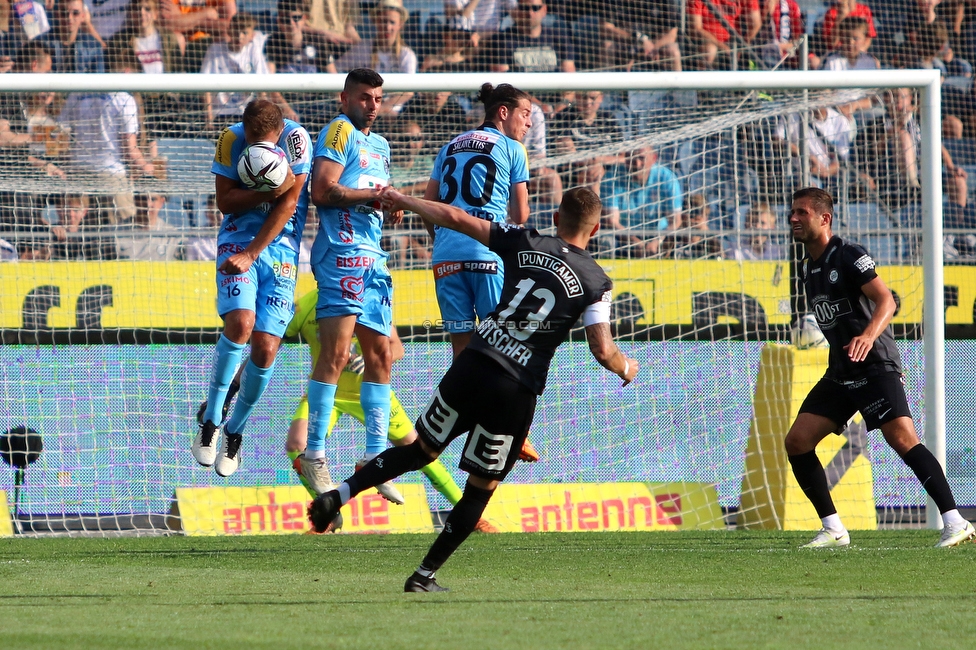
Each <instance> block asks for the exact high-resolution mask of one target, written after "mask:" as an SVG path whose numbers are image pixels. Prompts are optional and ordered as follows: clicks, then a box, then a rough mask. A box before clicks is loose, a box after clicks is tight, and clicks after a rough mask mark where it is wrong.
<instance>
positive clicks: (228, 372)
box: [203, 334, 244, 424]
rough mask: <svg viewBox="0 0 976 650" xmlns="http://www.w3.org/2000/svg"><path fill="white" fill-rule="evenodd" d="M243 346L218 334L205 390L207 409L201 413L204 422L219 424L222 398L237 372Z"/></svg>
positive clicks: (222, 406) (222, 403)
mask: <svg viewBox="0 0 976 650" xmlns="http://www.w3.org/2000/svg"><path fill="white" fill-rule="evenodd" d="M243 354H244V346H243V345H241V344H238V343H234V342H233V341H231V340H230V339H229V338H227V337H226V336H224V335H223V334H221V335H220V339H218V340H217V350H216V351H215V352H214V362H213V370H212V371H211V373H210V388H209V389H208V390H207V410H206V412H205V413H204V414H203V421H204V422H213V423H214V424H220V414H221V412H222V410H223V408H224V399H225V398H226V397H227V389H228V388H230V382H231V381H233V379H234V375H236V374H237V366H239V365H240V364H241V356H242V355H243Z"/></svg>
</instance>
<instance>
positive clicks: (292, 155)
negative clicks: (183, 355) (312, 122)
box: [286, 129, 308, 162]
mask: <svg viewBox="0 0 976 650" xmlns="http://www.w3.org/2000/svg"><path fill="white" fill-rule="evenodd" d="M286 145H287V147H288V158H289V159H290V160H291V161H292V162H298V161H300V160H304V159H305V156H306V155H307V154H308V140H307V139H306V136H305V134H304V133H302V131H301V130H300V129H295V130H294V131H292V132H291V133H289V134H288V142H287V143H286Z"/></svg>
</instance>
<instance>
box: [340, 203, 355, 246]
mask: <svg viewBox="0 0 976 650" xmlns="http://www.w3.org/2000/svg"><path fill="white" fill-rule="evenodd" d="M352 240H353V230H352V218H351V216H350V214H349V210H339V241H341V242H342V243H343V244H351V243H352Z"/></svg>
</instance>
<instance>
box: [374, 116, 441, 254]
mask: <svg viewBox="0 0 976 650" xmlns="http://www.w3.org/2000/svg"><path fill="white" fill-rule="evenodd" d="M400 124H401V125H402V131H401V132H399V133H395V134H391V135H390V154H391V160H390V171H391V176H390V184H391V185H393V186H394V187H396V188H397V189H398V190H399V191H401V192H403V193H404V194H411V195H414V196H423V195H424V190H425V189H426V188H427V181H428V180H429V179H430V173H431V172H430V170H431V167H432V166H433V164H434V152H435V151H437V149H436V148H435V149H431V148H430V147H428V146H427V141H426V139H425V137H424V132H423V129H421V128H420V124H418V123H417V122H415V121H413V120H404V119H403V117H402V116H401V118H400ZM385 239H386V240H387V241H388V243H389V246H384V250H388V251H390V256H391V260H390V261H391V266H396V267H397V268H408V267H411V266H415V267H417V268H426V266H427V261H428V260H429V259H430V250H429V249H428V247H427V233H426V230H425V229H424V225H423V222H422V221H420V219H418V218H417V216H416V215H408V216H407V217H405V218H404V220H403V221H402V222H401V223H400V224H398V225H397V226H395V227H394V228H393V229H392V230H388V231H387V234H386V236H385Z"/></svg>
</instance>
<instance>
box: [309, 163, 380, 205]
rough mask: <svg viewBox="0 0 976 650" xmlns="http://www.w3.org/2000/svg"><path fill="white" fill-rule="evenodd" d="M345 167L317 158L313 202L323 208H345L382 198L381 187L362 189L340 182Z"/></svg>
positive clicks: (313, 180) (313, 178)
mask: <svg viewBox="0 0 976 650" xmlns="http://www.w3.org/2000/svg"><path fill="white" fill-rule="evenodd" d="M343 169H344V167H343V166H342V165H340V164H339V163H337V162H333V161H331V160H326V159H325V158H316V159H315V164H314V166H313V167H312V187H311V194H312V197H311V198H312V203H314V204H315V205H317V206H320V207H323V208H345V207H348V206H350V205H357V204H359V203H371V202H373V201H376V200H378V199H379V198H380V191H381V190H382V189H383V188H381V187H370V188H366V189H362V190H357V189H353V188H351V187H346V186H345V185H341V184H340V183H339V177H340V176H342V172H343Z"/></svg>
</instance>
